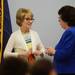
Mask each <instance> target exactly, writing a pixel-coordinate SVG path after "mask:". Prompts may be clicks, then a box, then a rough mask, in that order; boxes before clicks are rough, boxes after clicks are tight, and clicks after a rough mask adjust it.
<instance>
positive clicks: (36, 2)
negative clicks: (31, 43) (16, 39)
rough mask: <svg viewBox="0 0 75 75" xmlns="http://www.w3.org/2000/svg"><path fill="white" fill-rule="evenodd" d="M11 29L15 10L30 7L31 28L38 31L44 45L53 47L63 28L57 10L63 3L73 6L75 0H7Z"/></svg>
mask: <svg viewBox="0 0 75 75" xmlns="http://www.w3.org/2000/svg"><path fill="white" fill-rule="evenodd" d="M8 3H9V9H10V15H11V22H12V28H13V31H15V30H17V29H18V26H17V25H16V19H15V15H16V11H17V10H18V9H19V8H22V7H23V8H30V9H31V10H32V12H33V14H34V18H35V21H34V23H33V26H32V29H34V30H36V31H37V32H38V33H39V36H40V39H41V40H42V42H43V44H44V46H45V47H50V46H52V47H55V45H56V43H57V42H58V40H59V39H60V37H61V35H62V33H63V31H64V30H62V29H61V27H60V25H59V23H58V14H57V12H58V10H59V8H61V7H62V6H64V5H73V6H75V0H8Z"/></svg>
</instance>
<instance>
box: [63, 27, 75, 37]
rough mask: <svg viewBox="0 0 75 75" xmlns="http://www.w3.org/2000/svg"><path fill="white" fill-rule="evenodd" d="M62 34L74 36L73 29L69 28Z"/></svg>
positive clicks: (74, 29) (74, 30) (74, 31)
mask: <svg viewBox="0 0 75 75" xmlns="http://www.w3.org/2000/svg"><path fill="white" fill-rule="evenodd" d="M64 34H66V35H73V36H75V27H70V28H69V29H67V30H66V31H65V32H64Z"/></svg>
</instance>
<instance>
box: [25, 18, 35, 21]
mask: <svg viewBox="0 0 75 75" xmlns="http://www.w3.org/2000/svg"><path fill="white" fill-rule="evenodd" d="M25 20H26V21H34V18H25Z"/></svg>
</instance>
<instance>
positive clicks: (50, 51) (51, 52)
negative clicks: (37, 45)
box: [46, 47, 55, 55]
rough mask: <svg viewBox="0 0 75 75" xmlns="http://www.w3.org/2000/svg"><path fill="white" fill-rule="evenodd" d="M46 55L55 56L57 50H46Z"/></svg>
mask: <svg viewBox="0 0 75 75" xmlns="http://www.w3.org/2000/svg"><path fill="white" fill-rule="evenodd" d="M46 54H49V55H54V54H55V49H54V48H51V47H50V48H47V50H46Z"/></svg>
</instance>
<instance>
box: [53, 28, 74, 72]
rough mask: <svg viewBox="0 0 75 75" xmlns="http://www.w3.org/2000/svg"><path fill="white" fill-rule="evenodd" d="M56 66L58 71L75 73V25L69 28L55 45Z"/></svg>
mask: <svg viewBox="0 0 75 75" xmlns="http://www.w3.org/2000/svg"><path fill="white" fill-rule="evenodd" d="M55 50H56V53H55V56H54V63H55V68H56V70H57V72H58V73H75V27H70V28H68V29H67V30H66V31H65V32H64V33H63V35H62V37H61V39H60V41H59V43H58V44H57V45H56V47H55Z"/></svg>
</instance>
